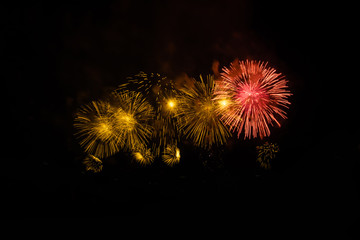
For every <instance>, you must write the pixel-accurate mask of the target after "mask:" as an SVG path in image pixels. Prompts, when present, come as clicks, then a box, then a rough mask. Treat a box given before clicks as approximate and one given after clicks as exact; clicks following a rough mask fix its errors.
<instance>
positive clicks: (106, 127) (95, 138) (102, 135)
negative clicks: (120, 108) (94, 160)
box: [74, 101, 122, 158]
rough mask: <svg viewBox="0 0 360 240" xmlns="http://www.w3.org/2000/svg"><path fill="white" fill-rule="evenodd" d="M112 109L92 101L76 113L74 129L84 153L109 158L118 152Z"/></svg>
mask: <svg viewBox="0 0 360 240" xmlns="http://www.w3.org/2000/svg"><path fill="white" fill-rule="evenodd" d="M112 116H113V108H112V107H111V105H110V103H109V102H106V101H93V102H91V103H90V104H89V105H85V106H83V107H82V108H80V110H79V111H78V112H77V113H76V117H75V122H74V127H75V128H76V130H77V136H78V137H79V138H80V145H81V146H82V147H83V149H84V151H85V152H87V153H89V154H92V155H94V156H96V157H99V158H105V157H108V156H111V155H113V154H115V153H116V152H118V151H119V150H120V148H119V146H120V145H121V143H122V142H121V141H122V140H121V139H119V138H118V134H117V131H116V128H115V126H114V124H113V120H112V119H113V117H112Z"/></svg>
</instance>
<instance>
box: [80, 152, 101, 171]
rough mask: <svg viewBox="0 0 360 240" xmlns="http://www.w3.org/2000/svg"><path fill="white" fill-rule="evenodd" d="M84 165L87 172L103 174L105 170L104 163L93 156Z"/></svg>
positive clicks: (89, 156) (85, 160)
mask: <svg viewBox="0 0 360 240" xmlns="http://www.w3.org/2000/svg"><path fill="white" fill-rule="evenodd" d="M83 164H84V165H85V168H86V171H92V172H101V171H102V168H103V165H102V161H101V160H100V159H99V158H97V157H95V156H94V155H91V154H89V155H88V156H87V157H86V158H85V159H84V161H83Z"/></svg>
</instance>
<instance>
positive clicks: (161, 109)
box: [117, 72, 178, 156]
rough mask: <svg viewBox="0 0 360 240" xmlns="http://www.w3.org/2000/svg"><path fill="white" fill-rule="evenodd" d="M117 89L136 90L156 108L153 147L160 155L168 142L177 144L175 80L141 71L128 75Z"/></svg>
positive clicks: (156, 153)
mask: <svg viewBox="0 0 360 240" xmlns="http://www.w3.org/2000/svg"><path fill="white" fill-rule="evenodd" d="M117 91H123V92H128V91H136V92H140V93H142V94H143V95H144V97H145V98H146V99H147V100H148V101H149V103H150V104H151V105H152V106H153V107H154V109H155V119H154V125H153V126H154V129H153V130H154V131H153V135H152V149H153V151H154V154H155V155H156V156H160V154H161V152H162V151H163V149H164V147H165V146H166V145H167V144H176V141H177V139H178V134H177V132H178V129H177V125H176V123H175V122H174V121H175V120H174V118H173V116H174V111H175V109H176V100H175V98H174V96H176V90H175V87H174V82H173V81H172V80H171V79H168V78H167V77H164V76H162V75H160V74H159V73H150V74H147V73H144V72H140V73H138V74H136V75H134V76H132V77H128V82H127V83H125V84H122V85H120V86H119V88H118V89H117Z"/></svg>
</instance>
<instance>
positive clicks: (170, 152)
mask: <svg viewBox="0 0 360 240" xmlns="http://www.w3.org/2000/svg"><path fill="white" fill-rule="evenodd" d="M162 159H163V161H164V162H165V163H166V164H167V165H169V166H173V165H175V164H178V163H179V162H180V149H179V148H178V147H177V146H176V145H167V146H166V148H165V149H164V153H163V155H162Z"/></svg>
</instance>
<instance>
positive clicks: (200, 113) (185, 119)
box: [176, 76, 230, 149]
mask: <svg viewBox="0 0 360 240" xmlns="http://www.w3.org/2000/svg"><path fill="white" fill-rule="evenodd" d="M180 91H181V94H180V96H179V97H178V108H177V111H176V116H177V118H178V124H179V129H180V130H181V132H182V133H183V134H184V135H185V136H186V137H187V138H189V139H191V140H192V142H193V143H194V145H195V146H199V147H202V148H205V149H210V148H211V147H212V146H213V145H222V144H225V143H226V140H227V138H228V137H229V136H230V132H229V131H228V129H227V128H226V127H225V126H224V124H223V123H222V122H221V120H220V117H219V114H218V109H219V108H222V102H221V101H217V100H213V98H214V96H213V91H214V78H213V76H208V77H207V82H206V83H205V82H204V80H203V78H202V77H201V76H200V81H196V80H195V79H193V82H192V84H188V85H185V86H184V87H183V88H182V89H181V90H180Z"/></svg>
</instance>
